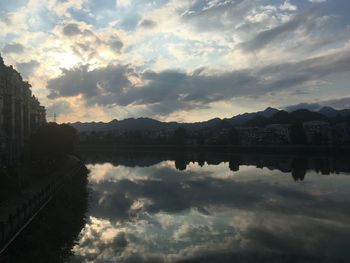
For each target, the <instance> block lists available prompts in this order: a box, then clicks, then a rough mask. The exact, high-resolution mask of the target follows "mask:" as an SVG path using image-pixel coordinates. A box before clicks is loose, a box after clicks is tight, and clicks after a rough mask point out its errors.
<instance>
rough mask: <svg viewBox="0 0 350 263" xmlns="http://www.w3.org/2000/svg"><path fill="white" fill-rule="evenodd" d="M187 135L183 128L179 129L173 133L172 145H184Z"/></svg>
mask: <svg viewBox="0 0 350 263" xmlns="http://www.w3.org/2000/svg"><path fill="white" fill-rule="evenodd" d="M187 138H188V133H187V131H186V129H185V128H182V127H179V128H177V129H176V130H175V131H174V143H175V144H176V145H185V144H186V139H187Z"/></svg>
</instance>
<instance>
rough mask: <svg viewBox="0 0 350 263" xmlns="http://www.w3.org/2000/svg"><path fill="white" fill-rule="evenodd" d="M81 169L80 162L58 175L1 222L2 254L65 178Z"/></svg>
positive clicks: (47, 201) (0, 250) (0, 247)
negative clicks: (62, 174) (63, 173)
mask: <svg viewBox="0 0 350 263" xmlns="http://www.w3.org/2000/svg"><path fill="white" fill-rule="evenodd" d="M81 169H82V165H81V163H79V165H76V166H74V167H73V168H71V170H70V171H68V172H67V173H65V175H64V176H60V177H57V178H56V179H54V180H53V181H52V182H50V183H48V184H47V185H46V186H45V187H43V188H42V189H41V190H40V191H38V192H37V193H35V194H34V195H33V196H32V197H31V198H30V199H29V200H27V201H25V202H24V203H23V204H22V205H21V206H19V207H17V208H16V210H15V212H13V213H11V214H9V215H8V217H7V220H5V221H3V222H0V255H1V254H2V253H3V252H4V251H5V250H6V249H7V247H8V246H9V245H10V244H11V243H12V242H13V241H14V240H15V239H16V238H17V237H18V235H19V234H20V233H21V232H22V231H23V230H24V229H25V228H26V227H27V226H28V225H29V224H30V222H31V221H32V220H33V219H34V218H35V217H36V215H37V214H38V213H39V212H40V211H41V210H42V209H43V208H44V207H45V206H46V205H47V204H48V203H49V202H50V200H51V199H52V197H53V196H54V195H55V194H56V192H57V191H58V190H59V189H60V188H61V187H62V186H63V184H64V183H65V180H66V179H67V178H69V177H70V176H72V175H76V174H77V172H78V171H80V170H81Z"/></svg>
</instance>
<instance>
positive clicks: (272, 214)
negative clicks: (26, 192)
mask: <svg viewBox="0 0 350 263" xmlns="http://www.w3.org/2000/svg"><path fill="white" fill-rule="evenodd" d="M85 159H86V166H87V167H88V169H89V170H90V171H91V172H90V174H89V177H88V192H89V198H88V199H86V202H87V204H88V205H87V207H88V208H87V210H86V211H85V213H83V214H82V215H81V217H82V218H84V225H82V227H81V228H80V231H78V232H74V233H72V235H71V236H70V238H71V239H74V240H75V242H74V244H71V242H69V245H68V248H67V247H65V249H66V250H69V253H67V255H65V256H62V255H60V258H61V259H60V260H57V262H70V263H74V262H350V175H349V174H350V162H348V160H347V159H341V158H334V159H328V158H320V157H318V158H300V157H298V158H296V157H276V156H265V157H264V156H249V155H248V156H228V155H218V154H209V155H208V154H186V155H185V154H150V153H143V154H140V153H139V154H106V155H103V154H102V155H101V154H100V155H96V154H95V155H87V156H85ZM39 220H40V219H39ZM41 220H42V219H41ZM45 222H46V224H50V222H48V221H45ZM79 222H80V221H79ZM28 231H33V230H28ZM50 234H51V235H53V236H54V235H55V232H52V233H50ZM56 245H57V244H56ZM60 246H62V247H63V244H60ZM34 249H35V248H34ZM32 250H33V248H32ZM21 251H22V253H26V251H25V250H24V251H23V250H21ZM58 251H59V250H58ZM66 252H67V251H66ZM50 256H51V258H52V255H50ZM57 257H58V256H57ZM11 262H14V261H11ZM43 262H53V261H52V260H49V259H46V261H45V259H43ZM55 262H56V261H55Z"/></svg>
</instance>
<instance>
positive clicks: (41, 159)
mask: <svg viewBox="0 0 350 263" xmlns="http://www.w3.org/2000/svg"><path fill="white" fill-rule="evenodd" d="M76 139H77V133H76V130H75V129H74V128H72V127H70V126H68V125H58V124H55V123H50V124H47V125H45V126H43V127H41V128H39V129H38V130H37V132H36V133H34V134H33V135H32V136H31V138H30V140H29V142H28V143H27V145H26V148H25V150H24V152H23V154H22V156H21V158H20V159H19V160H18V162H17V163H15V164H12V165H7V166H2V167H1V168H0V181H1V184H0V203H1V202H4V201H6V200H7V199H8V198H10V197H11V196H20V195H21V194H22V192H23V191H24V190H25V189H27V188H29V187H31V186H33V185H36V184H37V183H38V182H40V181H41V180H42V179H43V178H44V177H46V176H48V175H50V174H52V173H53V172H55V171H60V170H61V169H62V168H64V163H65V161H66V159H67V155H69V154H74V150H75V142H76Z"/></svg>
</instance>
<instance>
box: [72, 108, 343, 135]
mask: <svg viewBox="0 0 350 263" xmlns="http://www.w3.org/2000/svg"><path fill="white" fill-rule="evenodd" d="M339 118H340V119H344V118H350V109H344V110H336V109H334V108H331V107H323V108H321V109H320V110H318V111H310V110H305V109H299V110H295V111H291V112H287V111H284V110H279V109H275V108H271V107H269V108H267V109H265V110H263V111H258V112H252V113H244V114H240V115H236V116H234V117H232V118H225V119H220V118H214V119H211V120H208V121H203V122H194V123H179V122H161V121H158V120H155V119H151V118H137V119H135V118H128V119H124V120H116V119H115V120H112V121H111V122H85V123H82V122H75V123H69V124H70V125H71V126H73V127H74V128H76V129H77V130H78V131H79V132H92V131H95V132H101V131H104V132H106V131H115V130H118V131H136V130H141V131H152V130H161V129H176V128H179V127H183V128H185V129H187V130H190V131H195V130H201V129H204V128H213V127H218V126H220V127H222V126H240V125H246V126H256V125H266V124H277V123H278V124H289V123H293V122H305V121H329V120H332V119H333V120H334V119H335V120H337V119H339Z"/></svg>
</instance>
